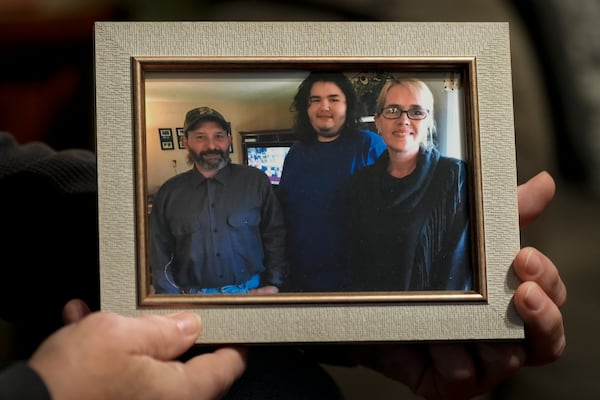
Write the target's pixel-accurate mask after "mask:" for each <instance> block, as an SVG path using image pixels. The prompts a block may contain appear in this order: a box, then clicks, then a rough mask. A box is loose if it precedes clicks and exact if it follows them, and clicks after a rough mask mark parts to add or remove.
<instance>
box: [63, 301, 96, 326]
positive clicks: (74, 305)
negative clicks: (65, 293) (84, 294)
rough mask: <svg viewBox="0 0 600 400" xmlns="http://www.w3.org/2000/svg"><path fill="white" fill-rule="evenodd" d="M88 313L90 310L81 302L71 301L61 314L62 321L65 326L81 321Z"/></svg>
mask: <svg viewBox="0 0 600 400" xmlns="http://www.w3.org/2000/svg"><path fill="white" fill-rule="evenodd" d="M90 313H91V311H90V308H89V307H88V305H87V304H86V303H85V302H84V301H83V300H80V299H72V300H69V301H68V302H67V304H65V306H64V308H63V312H62V319H63V322H64V323H65V324H70V323H72V322H77V321H79V320H81V319H82V318H83V317H85V316H86V315H88V314H90Z"/></svg>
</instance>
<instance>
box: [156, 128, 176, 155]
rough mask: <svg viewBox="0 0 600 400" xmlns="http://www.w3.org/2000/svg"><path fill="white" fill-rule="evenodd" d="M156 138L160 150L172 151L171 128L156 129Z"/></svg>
mask: <svg viewBox="0 0 600 400" xmlns="http://www.w3.org/2000/svg"><path fill="white" fill-rule="evenodd" d="M158 137H159V140H160V149H161V150H173V149H174V146H173V130H172V129H171V128H158Z"/></svg>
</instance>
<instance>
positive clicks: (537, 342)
mask: <svg viewBox="0 0 600 400" xmlns="http://www.w3.org/2000/svg"><path fill="white" fill-rule="evenodd" d="M514 303H515V308H516V310H517V312H518V313H519V315H520V316H521V319H522V320H523V323H524V324H525V337H526V339H525V346H526V351H527V360H526V364H527V365H539V364H547V363H550V362H552V361H555V360H557V359H558V358H559V357H560V356H561V355H562V353H563V352H564V349H565V346H566V338H565V332H564V326H563V319H562V314H561V313H560V310H559V308H558V306H557V305H556V304H555V303H554V302H553V301H552V299H550V297H548V296H547V295H546V293H545V292H544V291H543V289H542V288H541V287H540V286H539V285H538V284H537V283H536V282H524V283H522V284H521V285H519V287H517V290H516V291H515V295H514Z"/></svg>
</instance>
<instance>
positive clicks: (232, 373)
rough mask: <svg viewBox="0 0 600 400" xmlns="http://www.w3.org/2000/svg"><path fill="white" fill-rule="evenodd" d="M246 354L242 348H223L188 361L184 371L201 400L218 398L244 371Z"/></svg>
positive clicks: (245, 350)
mask: <svg viewBox="0 0 600 400" xmlns="http://www.w3.org/2000/svg"><path fill="white" fill-rule="evenodd" d="M247 357H248V352H247V349H246V348H242V347H223V348H220V349H218V350H216V351H215V352H213V353H210V354H203V355H200V356H196V357H194V358H192V359H190V360H189V361H188V362H186V363H185V365H184V371H185V374H186V375H187V377H188V378H189V379H190V382H193V384H194V386H195V387H196V389H195V390H196V393H202V398H207V399H208V398H210V399H213V398H220V397H221V396H223V395H224V394H225V393H226V392H227V391H228V390H229V388H230V387H231V385H232V384H233V383H234V382H235V381H236V380H237V379H238V378H239V377H240V376H242V374H243V372H244V370H245V369H246V364H247Z"/></svg>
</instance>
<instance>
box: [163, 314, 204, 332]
mask: <svg viewBox="0 0 600 400" xmlns="http://www.w3.org/2000/svg"><path fill="white" fill-rule="evenodd" d="M169 318H171V319H173V320H175V322H176V323H177V327H178V328H179V330H180V331H181V333H183V334H184V335H186V336H188V335H198V334H199V333H200V326H201V323H202V321H201V320H200V317H199V316H197V315H196V314H193V313H187V312H186V313H179V314H173V315H170V316H169Z"/></svg>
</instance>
